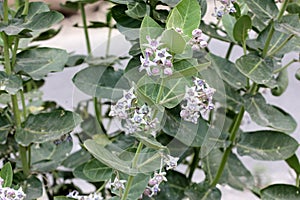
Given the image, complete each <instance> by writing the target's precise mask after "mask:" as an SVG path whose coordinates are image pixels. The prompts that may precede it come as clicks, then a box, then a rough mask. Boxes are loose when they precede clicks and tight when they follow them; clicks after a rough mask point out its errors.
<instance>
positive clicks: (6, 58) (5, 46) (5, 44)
mask: <svg viewBox="0 0 300 200" xmlns="http://www.w3.org/2000/svg"><path fill="white" fill-rule="evenodd" d="M1 36H2V40H3V50H4V66H5V72H6V73H7V74H8V75H11V73H12V72H11V65H10V59H9V43H8V36H7V35H6V34H5V33H2V34H1Z"/></svg>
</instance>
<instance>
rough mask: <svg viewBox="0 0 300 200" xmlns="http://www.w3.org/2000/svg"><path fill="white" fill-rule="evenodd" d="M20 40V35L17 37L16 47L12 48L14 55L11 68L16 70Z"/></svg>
mask: <svg viewBox="0 0 300 200" xmlns="http://www.w3.org/2000/svg"><path fill="white" fill-rule="evenodd" d="M19 41H20V39H19V38H18V37H16V38H15V44H14V48H13V50H12V57H11V70H12V71H14V67H15V65H16V60H17V51H18V48H19Z"/></svg>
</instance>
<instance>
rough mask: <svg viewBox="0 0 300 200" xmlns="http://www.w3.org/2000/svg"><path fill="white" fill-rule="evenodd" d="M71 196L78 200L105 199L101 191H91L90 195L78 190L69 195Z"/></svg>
mask: <svg viewBox="0 0 300 200" xmlns="http://www.w3.org/2000/svg"><path fill="white" fill-rule="evenodd" d="M67 197H69V198H73V199H78V200H103V197H102V195H101V193H91V194H89V195H79V192H78V191H76V190H75V191H73V192H71V193H69V194H68V195H67Z"/></svg>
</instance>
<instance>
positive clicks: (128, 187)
mask: <svg viewBox="0 0 300 200" xmlns="http://www.w3.org/2000/svg"><path fill="white" fill-rule="evenodd" d="M142 148H143V143H141V142H139V145H138V147H137V149H136V152H135V155H134V158H133V161H132V168H136V166H137V161H138V158H139V154H140V153H141V151H142ZM133 179H134V176H129V177H128V180H127V184H126V188H125V191H124V194H123V196H122V199H121V200H126V199H127V196H128V194H129V191H130V188H131V185H132V182H133Z"/></svg>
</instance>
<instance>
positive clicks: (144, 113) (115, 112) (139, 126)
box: [109, 88, 158, 134]
mask: <svg viewBox="0 0 300 200" xmlns="http://www.w3.org/2000/svg"><path fill="white" fill-rule="evenodd" d="M135 100H136V96H135V94H134V93H133V88H131V89H130V90H129V91H128V92H124V96H123V97H122V98H121V99H119V100H118V101H117V103H116V105H113V106H111V111H110V113H109V116H113V117H114V116H116V117H118V118H120V119H122V120H124V131H125V133H126V134H132V133H134V132H138V131H148V130H155V128H156V126H157V124H158V119H157V118H154V119H152V113H151V108H150V107H149V106H148V105H146V104H144V105H142V106H141V107H138V105H137V104H136V102H135Z"/></svg>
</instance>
